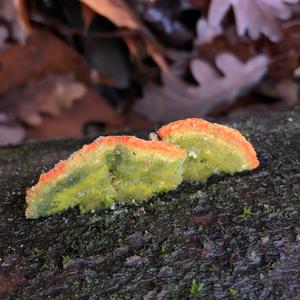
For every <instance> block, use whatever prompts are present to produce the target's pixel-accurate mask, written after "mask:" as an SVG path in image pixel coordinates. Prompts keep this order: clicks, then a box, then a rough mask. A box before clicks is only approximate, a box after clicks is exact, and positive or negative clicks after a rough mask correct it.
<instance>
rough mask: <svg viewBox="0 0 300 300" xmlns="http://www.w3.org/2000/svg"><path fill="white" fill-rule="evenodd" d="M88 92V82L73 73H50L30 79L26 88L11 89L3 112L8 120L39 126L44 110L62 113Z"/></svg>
mask: <svg viewBox="0 0 300 300" xmlns="http://www.w3.org/2000/svg"><path fill="white" fill-rule="evenodd" d="M86 91H87V89H86V87H85V85H84V84H82V83H81V82H78V81H76V80H75V79H74V76H72V75H70V74H69V75H64V76H62V75H53V74H47V75H46V76H44V77H43V78H41V79H37V80H32V81H30V82H28V83H27V85H25V86H24V87H23V88H16V89H14V90H10V92H9V93H7V94H6V95H5V97H3V98H2V99H1V101H0V111H1V112H2V113H4V114H5V116H6V118H7V121H8V122H15V121H17V122H20V121H21V122H24V123H25V124H27V125H29V126H39V125H40V124H41V123H42V115H41V113H43V114H48V115H51V116H59V115H60V114H61V113H62V112H63V111H64V110H65V109H67V108H70V107H71V106H72V104H73V102H74V101H75V100H76V99H79V98H81V97H82V96H83V95H84V94H85V93H86Z"/></svg>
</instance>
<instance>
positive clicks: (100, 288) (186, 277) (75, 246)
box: [0, 111, 300, 299]
mask: <svg viewBox="0 0 300 300" xmlns="http://www.w3.org/2000/svg"><path fill="white" fill-rule="evenodd" d="M227 124H228V125H230V126H233V127H235V128H237V129H239V130H241V131H242V132H243V133H244V134H245V135H246V136H247V138H249V139H250V141H251V142H252V143H253V144H254V146H255V148H256V150H257V152H258V156H259V160H260V162H261V165H260V167H259V169H258V170H255V171H252V172H244V173H241V174H236V175H234V176H226V177H218V176H214V177H212V178H210V179H209V180H208V182H207V183H206V184H187V183H183V184H182V185H181V186H180V187H179V188H178V189H177V190H176V191H173V192H169V193H166V194H163V195H159V196H157V197H155V198H153V199H150V200H149V201H146V202H144V203H142V204H135V205H134V204H132V205H128V206H126V207H125V206H121V207H117V208H116V209H115V210H113V211H111V210H105V211H104V210H102V211H98V212H96V213H88V214H84V215H81V214H80V213H79V211H78V210H76V209H71V210H68V211H66V212H65V213H62V214H59V215H55V216H51V217H47V218H40V219H38V220H26V219H25V217H24V211H25V200H24V192H25V189H26V188H27V187H29V186H31V185H32V184H34V183H35V182H36V180H37V179H38V176H39V174H40V173H41V172H42V171H45V170H47V169H49V168H50V167H52V166H53V165H54V163H56V162H57V161H58V160H60V159H64V158H66V157H67V156H68V155H69V154H70V153H72V152H73V151H74V150H76V149H78V148H80V147H81V146H82V145H83V144H84V143H86V142H88V141H89V140H88V139H80V140H78V139H77V140H65V141H51V142H41V143H28V144H25V145H22V146H18V147H6V148H0V172H1V173H0V212H1V214H0V238H1V240H0V298H1V299H18V298H20V299H29V298H30V299H45V298H47V297H49V298H57V299H68V298H70V299H186V298H190V299H193V298H200V299H201V298H203V299H300V221H299V219H300V200H299V198H300V184H299V182H300V161H299V153H300V113H299V111H298V112H297V111H294V112H284V113H277V114H274V115H272V116H268V117H267V118H251V119H248V120H240V121H236V122H233V121H232V122H228V123H227ZM140 136H142V137H145V136H146V133H144V134H141V135H140ZM193 281H194V284H192V282H193Z"/></svg>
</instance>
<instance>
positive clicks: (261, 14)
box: [208, 0, 298, 42]
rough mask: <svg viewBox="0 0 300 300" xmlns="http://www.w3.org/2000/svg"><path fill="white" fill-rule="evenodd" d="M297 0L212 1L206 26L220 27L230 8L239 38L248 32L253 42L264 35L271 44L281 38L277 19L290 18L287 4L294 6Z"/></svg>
mask: <svg viewBox="0 0 300 300" xmlns="http://www.w3.org/2000/svg"><path fill="white" fill-rule="evenodd" d="M296 3H298V0H276V1H274V0H251V1H245V0H212V2H211V4H210V7H209V12H208V24H209V25H210V26H211V27H213V28H216V27H219V26H221V22H222V20H223V18H224V16H225V14H226V13H227V12H228V10H229V9H230V7H231V6H232V7H233V11H234V15H235V19H236V28H237V33H238V35H239V36H241V37H242V36H244V35H245V34H246V32H248V34H249V36H250V38H251V39H253V40H257V39H259V38H260V36H261V34H264V35H265V36H266V37H268V38H269V39H270V40H271V41H273V42H278V41H279V40H280V39H281V38H282V30H281V26H280V23H279V21H278V19H282V20H287V19H289V18H290V17H291V13H292V11H291V9H290V7H289V6H288V4H296Z"/></svg>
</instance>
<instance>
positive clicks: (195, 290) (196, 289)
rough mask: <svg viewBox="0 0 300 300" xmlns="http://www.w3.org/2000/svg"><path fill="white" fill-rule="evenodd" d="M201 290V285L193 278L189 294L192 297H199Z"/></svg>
mask: <svg viewBox="0 0 300 300" xmlns="http://www.w3.org/2000/svg"><path fill="white" fill-rule="evenodd" d="M202 289H203V283H199V282H198V281H197V280H196V279H195V278H194V279H193V281H192V284H191V287H190V293H191V294H192V295H193V296H199V295H200V294H201V292H202Z"/></svg>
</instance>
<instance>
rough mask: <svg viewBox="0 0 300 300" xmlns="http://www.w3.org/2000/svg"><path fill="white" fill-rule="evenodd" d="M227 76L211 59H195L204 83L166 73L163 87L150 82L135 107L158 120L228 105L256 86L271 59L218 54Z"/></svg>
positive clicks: (195, 114) (196, 73)
mask: <svg viewBox="0 0 300 300" xmlns="http://www.w3.org/2000/svg"><path fill="white" fill-rule="evenodd" d="M215 61H216V65H217V67H218V68H219V70H220V71H221V72H222V73H223V76H221V75H220V74H218V73H217V71H216V70H215V69H214V68H213V67H211V66H210V65H209V64H207V62H205V61H203V60H200V59H194V60H193V61H192V62H191V71H192V74H193V76H194V78H195V79H196V81H197V82H198V83H199V85H200V86H191V85H188V84H186V83H185V82H183V81H181V80H180V79H178V78H174V77H170V76H167V75H166V74H163V75H162V82H163V86H158V85H155V84H153V83H149V84H147V85H146V87H145V90H144V97H143V98H142V99H141V100H140V101H138V102H137V103H136V105H135V107H134V109H135V111H137V112H138V113H141V114H143V115H146V116H147V117H149V119H150V120H152V121H154V122H160V121H165V122H167V121H172V120H175V119H178V118H186V117H199V116H204V115H207V114H208V113H210V112H212V111H213V110H214V109H216V108H217V107H220V106H222V107H228V106H229V105H231V104H232V103H233V102H234V99H235V98H236V97H237V96H239V95H241V94H243V93H245V92H246V91H247V90H249V89H250V88H251V87H253V86H254V85H255V84H256V83H258V82H259V80H260V79H261V78H262V77H263V75H264V74H265V73H266V71H267V67H268V62H269V59H268V58H267V57H266V56H265V55H257V56H255V57H253V58H251V59H249V60H248V61H247V62H246V63H242V62H241V61H240V60H239V59H238V58H237V57H235V56H234V55H232V54H230V53H221V54H219V55H217V56H216V59H215Z"/></svg>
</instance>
